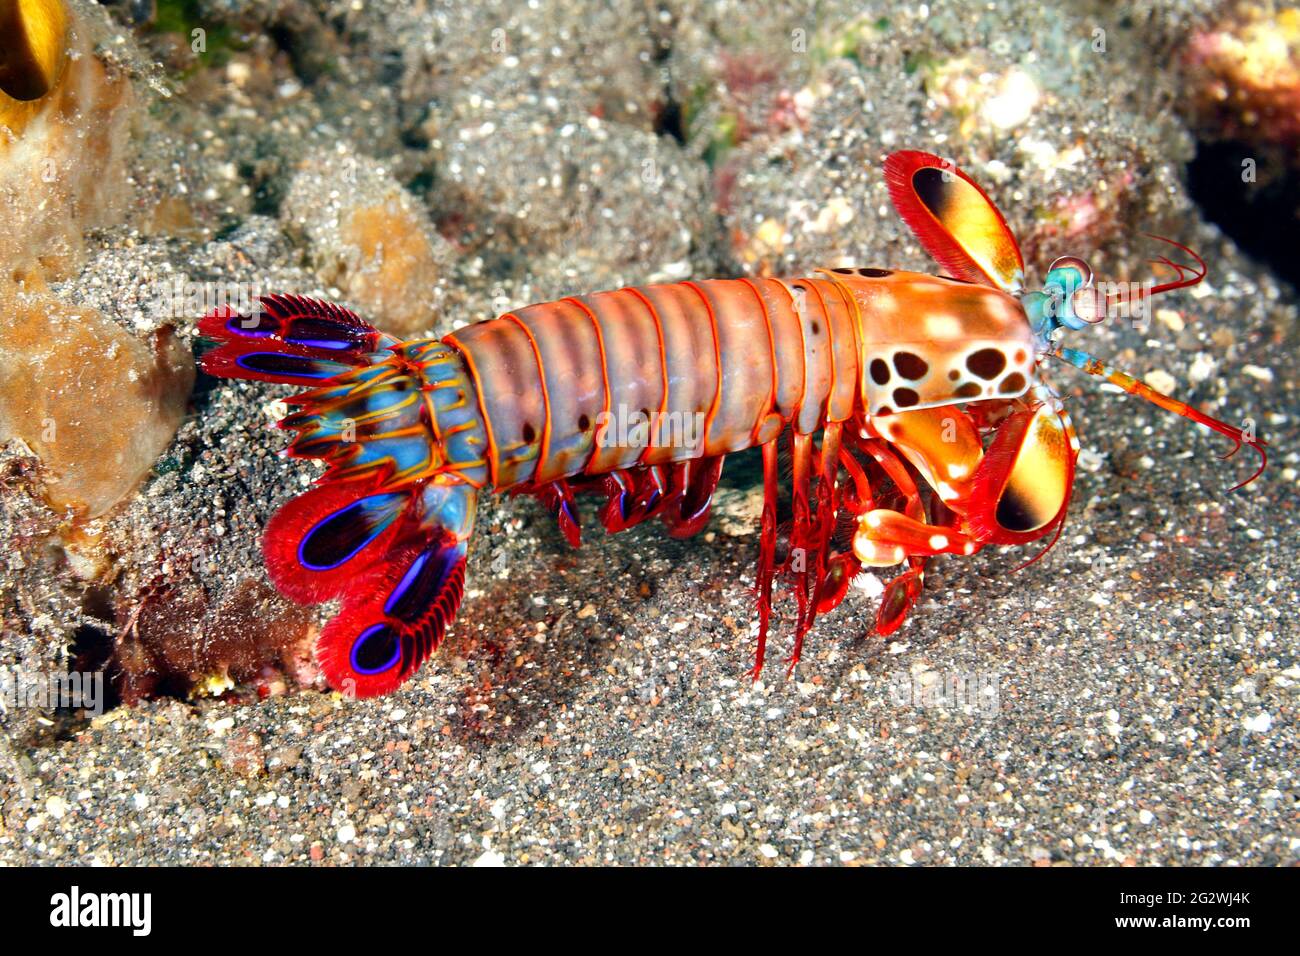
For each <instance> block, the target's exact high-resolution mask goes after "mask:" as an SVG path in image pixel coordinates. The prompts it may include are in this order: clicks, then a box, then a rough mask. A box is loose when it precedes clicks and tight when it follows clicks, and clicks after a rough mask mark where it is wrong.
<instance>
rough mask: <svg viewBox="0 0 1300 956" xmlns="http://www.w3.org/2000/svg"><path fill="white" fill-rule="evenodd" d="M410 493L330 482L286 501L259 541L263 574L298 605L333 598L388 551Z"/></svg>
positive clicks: (363, 483)
mask: <svg viewBox="0 0 1300 956" xmlns="http://www.w3.org/2000/svg"><path fill="white" fill-rule="evenodd" d="M411 500H412V489H410V488H402V489H396V490H381V487H380V485H379V483H378V482H377V481H373V480H371V481H334V482H326V483H325V484H323V485H317V486H316V487H315V488H313V489H311V490H310V491H308V492H306V493H304V494H301V495H299V496H298V497H297V498H294V499H292V500H291V501H289V503H288V504H286V505H284V507H282V508H281V509H280V510H279V511H277V512H276V513H275V516H274V517H272V518H271V520H270V521H269V522H268V523H267V526H266V531H265V533H264V535H263V537H262V551H263V553H264V555H265V556H266V568H267V572H268V573H269V574H270V576H271V581H272V583H274V584H275V586H276V587H277V588H278V589H279V591H280V593H281V594H283V595H284V596H285V597H287V598H289V599H290V600H293V601H298V602H299V603H302V604H315V603H317V602H320V601H328V600H330V599H331V598H336V597H339V596H340V595H341V594H343V592H344V591H346V590H350V589H353V588H354V581H355V579H356V577H357V575H358V574H360V573H361V572H363V571H365V570H366V569H368V568H370V567H371V566H372V565H374V564H375V563H376V562H378V561H379V560H380V559H381V558H383V557H384V555H385V554H386V553H387V552H388V550H389V548H390V547H391V545H392V544H393V540H394V538H395V537H396V536H397V533H398V531H399V529H400V528H401V526H402V524H403V522H402V521H401V520H399V519H401V518H402V516H403V515H404V514H406V513H407V511H408V508H409V507H410V504H411Z"/></svg>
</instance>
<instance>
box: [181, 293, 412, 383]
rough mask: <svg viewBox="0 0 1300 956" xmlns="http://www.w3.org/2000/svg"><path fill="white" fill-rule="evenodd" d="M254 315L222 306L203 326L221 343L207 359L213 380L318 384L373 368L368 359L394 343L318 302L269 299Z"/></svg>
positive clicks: (351, 316) (340, 310)
mask: <svg viewBox="0 0 1300 956" xmlns="http://www.w3.org/2000/svg"><path fill="white" fill-rule="evenodd" d="M258 302H259V308H258V309H255V310H253V311H252V312H250V313H247V314H243V313H239V312H237V311H236V310H235V309H234V308H233V307H231V306H223V307H222V308H219V309H216V310H214V311H213V312H211V313H209V314H208V315H207V316H206V317H204V318H203V319H201V320H200V321H199V333H200V334H201V335H202V336H204V337H205V338H208V339H212V340H214V341H215V342H217V343H218V345H217V348H215V349H213V350H212V351H210V352H208V353H207V354H206V355H204V356H203V358H202V360H201V364H202V366H203V370H204V371H205V372H207V373H208V374H209V375H216V376H221V377H225V378H246V379H252V380H254V381H259V382H276V383H280V384H287V385H320V384H322V383H323V382H325V381H327V380H328V379H331V378H333V377H334V376H336V375H341V374H343V373H344V372H347V371H350V370H351V369H353V368H355V367H356V366H359V365H367V364H369V360H368V359H367V358H366V356H367V354H369V353H372V352H376V351H379V350H381V349H385V348H387V347H388V346H389V345H394V344H396V340H395V339H393V338H392V337H390V336H387V335H385V334H384V333H382V332H380V331H379V330H378V329H376V328H374V327H373V326H372V325H370V324H369V323H367V322H365V321H363V320H362V319H361V318H360V317H359V316H357V315H356V314H355V313H353V312H350V311H348V310H347V309H344V308H342V307H341V306H337V305H334V304H333V303H330V302H321V301H319V300H316V299H306V298H303V297H301V296H292V295H271V296H263V297H261V298H260V299H259V300H258Z"/></svg>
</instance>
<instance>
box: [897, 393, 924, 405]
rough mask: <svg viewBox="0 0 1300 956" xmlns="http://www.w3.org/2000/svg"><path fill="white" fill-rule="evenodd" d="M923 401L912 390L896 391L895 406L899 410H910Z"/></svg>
mask: <svg viewBox="0 0 1300 956" xmlns="http://www.w3.org/2000/svg"><path fill="white" fill-rule="evenodd" d="M920 400H921V396H920V395H918V394H916V392H915V391H914V390H912V389H910V388H896V389H894V404H895V405H897V406H898V407H899V408H910V407H911V406H913V405H915V404H916V403H917V402H919V401H920Z"/></svg>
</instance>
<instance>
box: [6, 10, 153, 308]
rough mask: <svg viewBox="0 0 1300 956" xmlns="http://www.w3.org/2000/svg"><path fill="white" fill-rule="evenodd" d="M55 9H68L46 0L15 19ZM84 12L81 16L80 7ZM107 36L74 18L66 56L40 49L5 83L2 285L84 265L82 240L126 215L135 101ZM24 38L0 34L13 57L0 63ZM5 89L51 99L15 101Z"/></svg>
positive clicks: (94, 22)
mask: <svg viewBox="0 0 1300 956" xmlns="http://www.w3.org/2000/svg"><path fill="white" fill-rule="evenodd" d="M9 6H10V5H6V7H9ZM56 8H57V9H59V10H60V11H61V10H62V9H63V8H62V4H61V3H59V2H55V0H42V2H40V3H33V4H20V5H18V6H17V7H16V8H14V9H15V14H14V15H16V16H17V17H19V19H23V18H32V17H35V16H37V15H38V14H35V13H32V12H31V11H49V10H54V9H56ZM77 9H78V10H83V9H84V8H82V7H81V5H80V4H78V5H77ZM49 15H50V16H55V17H57V15H56V14H49ZM56 25H57V24H54V23H52V24H51V26H56ZM103 35H104V29H103V17H102V14H99V15H78V16H73V17H72V18H71V19H70V25H69V27H68V29H67V34H66V44H65V45H64V46H62V48H60V49H58V50H57V51H56V50H55V49H53V48H46V49H42V50H40V51H39V56H37V57H36V58H35V60H33V59H27V58H22V57H19V59H23V60H24V62H26V63H27V64H28V65H27V67H26V69H24V70H21V71H20V72H21V76H18V77H14V76H13V75H12V74H10V78H9V80H8V81H4V80H0V83H2V84H3V85H2V86H0V219H2V220H3V221H4V223H5V228H4V229H3V230H0V277H2V278H3V281H5V282H8V281H10V280H11V279H12V278H14V277H15V276H16V275H17V274H22V275H29V274H35V275H43V276H44V277H46V278H57V277H58V276H61V275H64V274H67V272H69V271H70V270H71V269H72V268H73V267H75V265H76V264H77V263H78V262H79V261H80V258H81V251H82V247H83V238H82V236H83V233H84V232H85V231H86V230H89V229H96V228H100V227H103V226H105V225H108V224H110V223H113V222H115V221H117V220H118V219H119V218H120V216H121V214H122V211H123V209H124V207H125V203H126V197H127V193H128V190H129V182H128V178H127V176H126V169H125V154H126V148H125V147H126V140H127V131H128V122H129V119H130V116H131V105H132V104H133V103H134V101H135V97H134V93H133V91H132V88H131V85H130V83H129V81H128V80H127V79H126V77H125V76H124V74H123V73H122V71H121V70H120V69H119V68H118V66H116V65H114V64H110V63H108V62H106V61H105V60H102V59H101V58H100V57H99V56H98V55H96V52H95V51H96V43H97V42H98V41H99V40H100V39H101V38H102V36H103ZM25 36H26V34H24V35H23V36H19V35H18V34H16V33H15V34H10V33H9V32H8V31H7V30H5V31H3V40H0V42H3V43H5V44H6V50H5V54H6V55H0V62H6V61H10V62H12V61H11V60H10V57H9V56H8V54H10V53H11V52H12V51H11V50H9V49H8V45H9V44H17V45H18V46H20V47H22V48H24V49H25V48H26V46H27V44H26V42H25V41H24V39H23V37H25ZM50 36H51V37H52V36H54V34H50ZM53 42H54V41H53V40H52V39H50V40H46V41H45V42H44V43H43V44H38V45H39V46H42V47H50V45H51V44H53ZM36 61H39V62H40V63H43V64H45V65H44V66H38V65H36ZM55 63H58V64H59V66H58V67H55V66H54V65H53V64H55ZM6 89H17V90H18V91H20V92H23V93H32V92H39V91H41V90H44V93H43V94H42V95H39V96H37V97H36V98H34V99H29V100H17V99H14V98H13V97H11V96H10V95H8V93H6V92H4V90H6Z"/></svg>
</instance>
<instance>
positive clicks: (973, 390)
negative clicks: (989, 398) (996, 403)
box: [953, 382, 984, 398]
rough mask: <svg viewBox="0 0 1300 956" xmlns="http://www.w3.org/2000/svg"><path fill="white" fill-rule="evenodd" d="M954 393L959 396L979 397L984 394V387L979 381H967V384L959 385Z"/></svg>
mask: <svg viewBox="0 0 1300 956" xmlns="http://www.w3.org/2000/svg"><path fill="white" fill-rule="evenodd" d="M953 394H954V395H956V396H957V397H958V398H979V397H980V396H981V395H982V394H984V389H983V388H982V387H981V386H980V384H979V383H978V382H967V383H966V384H965V385H961V386H959V387H958V388H957V391H955V392H953Z"/></svg>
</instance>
